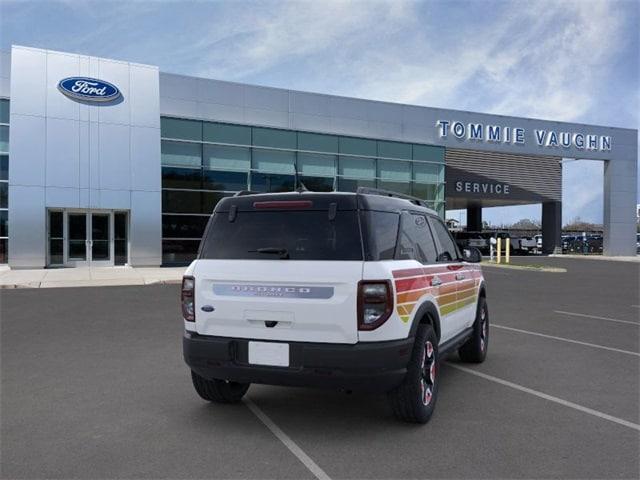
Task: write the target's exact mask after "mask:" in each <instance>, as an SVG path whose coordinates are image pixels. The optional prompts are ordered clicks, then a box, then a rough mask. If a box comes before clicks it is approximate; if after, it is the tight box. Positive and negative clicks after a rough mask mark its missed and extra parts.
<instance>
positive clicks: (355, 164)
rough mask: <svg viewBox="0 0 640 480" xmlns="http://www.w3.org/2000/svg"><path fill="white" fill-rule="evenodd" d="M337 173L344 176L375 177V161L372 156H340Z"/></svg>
mask: <svg viewBox="0 0 640 480" xmlns="http://www.w3.org/2000/svg"><path fill="white" fill-rule="evenodd" d="M338 173H339V175H343V176H345V177H351V178H362V179H374V178H375V177H376V161H375V160H374V159H373V158H362V157H340V161H339V162H338Z"/></svg>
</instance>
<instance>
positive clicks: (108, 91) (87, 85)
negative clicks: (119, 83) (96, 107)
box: [58, 77, 120, 102]
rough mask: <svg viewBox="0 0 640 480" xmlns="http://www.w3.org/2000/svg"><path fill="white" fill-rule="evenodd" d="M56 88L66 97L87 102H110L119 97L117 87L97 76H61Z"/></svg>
mask: <svg viewBox="0 0 640 480" xmlns="http://www.w3.org/2000/svg"><path fill="white" fill-rule="evenodd" d="M58 89H59V90H60V91H61V92H62V93H63V94H64V95H66V96H67V97H70V98H75V99H77V100H86V101H88V102H110V101H111V100H115V99H116V98H118V97H120V90H118V87H116V86H115V85H113V84H112V83H109V82H105V81H104V80H98V79H97V78H89V77H69V78H63V79H62V80H60V82H59V83H58Z"/></svg>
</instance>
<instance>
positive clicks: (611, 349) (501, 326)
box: [489, 323, 640, 357]
mask: <svg viewBox="0 0 640 480" xmlns="http://www.w3.org/2000/svg"><path fill="white" fill-rule="evenodd" d="M489 326H490V327H495V328H501V329H503V330H511V331H512V332H518V333H526V334H527V335H535V336H536V337H544V338H551V339H553V340H560V341H561V342H568V343H575V344H577V345H584V346H585V347H593V348H600V349H602V350H610V351H612V352H618V353H625V354H627V355H634V356H636V357H640V353H638V352H631V351H629V350H621V349H619V348H613V347H605V346H604V345H596V344H595V343H588V342H580V341H578V340H571V339H570V338H564V337H555V336H553V335H546V334H544V333H538V332H530V331H529V330H520V329H519V328H512V327H505V326H504V325H496V324H495V323H493V324H490V325H489Z"/></svg>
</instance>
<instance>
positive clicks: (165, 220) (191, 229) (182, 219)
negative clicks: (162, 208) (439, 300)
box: [162, 215, 209, 238]
mask: <svg viewBox="0 0 640 480" xmlns="http://www.w3.org/2000/svg"><path fill="white" fill-rule="evenodd" d="M208 220H209V217H207V216H204V215H193V216H191V215H163V216H162V236H163V237H168V238H201V237H202V234H203V233H204V227H206V226H207V221H208Z"/></svg>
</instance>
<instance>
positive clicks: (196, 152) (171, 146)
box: [162, 140, 202, 167]
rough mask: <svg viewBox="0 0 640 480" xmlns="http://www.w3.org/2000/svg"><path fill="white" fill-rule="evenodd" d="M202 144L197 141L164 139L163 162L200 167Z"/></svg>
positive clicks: (165, 163) (164, 163)
mask: <svg viewBox="0 0 640 480" xmlns="http://www.w3.org/2000/svg"><path fill="white" fill-rule="evenodd" d="M201 152H202V146H201V145H199V144H197V143H183V142H169V141H167V140H163V141H162V164H163V165H185V166H193V167H199V166H200V165H202V159H201Z"/></svg>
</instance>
